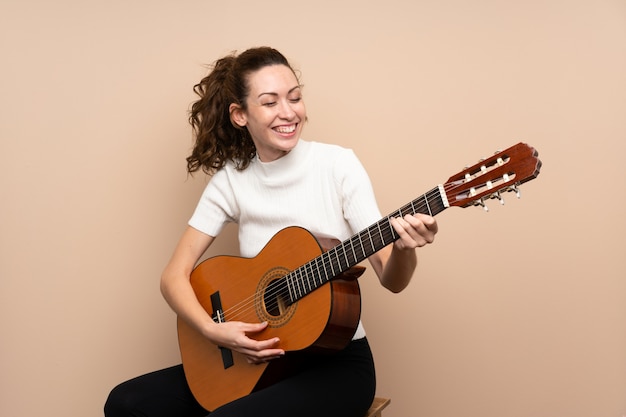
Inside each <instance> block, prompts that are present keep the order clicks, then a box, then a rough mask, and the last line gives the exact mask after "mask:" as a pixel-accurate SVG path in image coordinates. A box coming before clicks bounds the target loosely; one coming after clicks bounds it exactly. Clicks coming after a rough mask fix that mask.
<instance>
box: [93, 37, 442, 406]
mask: <svg viewBox="0 0 626 417" xmlns="http://www.w3.org/2000/svg"><path fill="white" fill-rule="evenodd" d="M195 92H196V93H197V94H198V95H199V97H200V98H199V100H198V101H196V102H195V103H194V104H193V106H192V110H191V115H190V122H191V124H192V126H193V128H194V132H195V136H196V142H195V146H194V148H193V151H192V153H191V155H190V156H189V157H188V158H187V169H188V171H189V172H190V173H193V172H196V171H198V170H203V171H204V172H206V173H207V174H209V175H212V178H211V181H210V182H209V184H208V185H207V187H206V189H205V191H204V193H203V195H202V197H201V199H200V201H199V203H198V206H197V208H196V210H195V212H194V214H193V215H192V217H191V219H190V221H189V225H188V227H187V229H186V230H185V232H184V233H183V235H182V237H181V239H180V241H179V243H178V246H177V247H176V249H175V251H174V254H173V256H172V258H171V260H170V262H169V264H168V265H167V267H166V268H165V270H164V272H163V275H162V278H161V290H162V293H163V296H164V298H165V299H166V300H167V302H168V303H169V305H170V306H171V308H172V309H173V310H174V311H175V312H176V314H177V315H178V316H179V317H180V318H181V319H183V320H185V321H186V323H188V324H189V325H190V326H192V327H193V328H194V329H195V330H197V331H198V332H199V333H200V334H202V335H203V336H204V337H206V338H207V339H209V340H210V341H211V342H213V343H214V344H216V345H219V346H222V347H225V348H228V349H231V350H233V351H237V352H240V353H242V354H243V355H245V357H246V358H247V360H248V362H250V363H261V362H265V361H285V360H288V359H289V356H290V353H287V354H286V353H285V351H283V350H282V349H281V347H280V346H281V345H280V340H278V338H270V339H268V340H255V339H253V338H251V337H249V336H251V335H253V334H255V333H258V332H261V331H262V330H263V329H264V328H265V327H266V326H267V323H243V322H237V321H227V322H224V323H216V322H215V321H213V320H212V318H211V317H210V315H209V314H208V313H207V312H206V311H205V310H204V308H203V307H202V306H201V305H200V304H199V302H198V300H197V298H196V295H195V293H194V291H193V289H192V287H191V285H190V281H189V279H190V274H191V272H192V270H193V268H194V267H195V266H196V264H197V262H198V260H199V259H200V257H201V256H202V254H203V253H204V252H205V251H206V250H207V248H208V247H209V246H211V243H212V242H213V241H214V239H215V238H216V236H218V235H219V233H220V232H221V231H222V229H223V228H224V226H225V225H226V224H227V223H229V222H236V223H237V224H238V226H239V243H240V252H241V256H243V257H254V256H256V255H257V254H258V253H259V252H260V251H261V250H262V249H263V247H264V246H265V245H266V244H267V242H268V241H269V240H270V239H271V238H272V237H273V236H274V235H275V234H276V233H277V232H279V231H280V230H281V229H283V228H285V227H288V226H301V227H304V228H305V229H308V230H309V231H310V232H311V233H312V234H314V235H316V236H320V237H331V238H334V239H338V240H339V241H343V240H345V239H348V238H349V237H351V236H352V235H353V234H354V233H356V232H359V231H361V230H363V229H365V228H367V227H368V226H370V225H371V224H373V223H375V222H377V221H378V220H380V218H381V217H382V216H381V214H380V211H379V209H378V206H377V203H376V200H375V197H374V193H373V190H372V186H371V183H370V180H369V177H368V175H367V173H366V172H365V170H364V168H363V166H362V165H361V163H360V162H359V160H358V159H357V157H356V156H355V154H354V153H353V152H352V151H351V150H348V149H344V148H342V147H339V146H335V145H329V144H322V143H318V142H309V141H305V140H303V139H301V135H302V130H303V128H304V124H305V122H306V120H307V116H306V108H305V106H304V101H303V98H302V85H301V84H300V82H299V80H298V77H297V76H296V73H295V72H294V70H293V69H292V67H291V66H290V64H289V62H288V61H287V60H286V59H285V57H284V56H283V55H282V54H281V53H280V52H278V51H277V50H275V49H272V48H268V47H261V48H253V49H249V50H247V51H245V52H243V53H241V54H239V55H235V54H233V55H229V56H226V57H223V58H221V59H219V60H218V61H216V62H215V63H214V66H213V68H212V71H211V72H210V73H209V74H208V76H206V77H205V78H204V79H203V80H202V81H201V82H200V83H199V84H197V85H196V86H195ZM391 225H392V227H393V228H394V230H395V231H396V233H397V235H398V236H399V239H398V240H397V241H395V242H394V243H393V244H392V245H389V246H387V247H385V248H383V249H382V250H380V251H378V252H377V253H375V254H373V255H372V256H370V257H369V258H368V259H369V261H370V263H371V266H372V268H373V269H374V271H375V272H376V274H377V276H378V278H379V280H380V283H381V284H382V286H383V287H385V288H387V289H388V290H390V291H392V292H399V291H402V290H403V289H404V288H405V287H406V286H407V285H408V283H409V281H410V280H411V277H412V275H413V273H414V271H415V268H416V266H417V256H416V250H415V249H416V248H418V247H421V246H424V245H426V244H428V243H431V242H433V240H434V237H435V234H436V233H437V223H436V221H435V219H434V218H432V217H429V216H425V215H415V216H410V215H408V216H405V217H404V218H395V219H392V220H391ZM300 359H301V360H300V361H299V363H300V365H299V367H298V368H297V370H295V369H294V374H293V375H292V376H290V377H288V378H285V379H282V380H281V381H279V382H277V383H275V384H273V385H271V386H269V387H267V388H264V389H261V390H258V391H255V392H253V393H251V394H249V395H247V396H245V397H243V398H240V399H238V400H235V401H232V402H230V403H228V404H225V405H223V406H221V407H218V408H216V409H215V410H204V409H203V408H202V407H201V406H200V405H199V404H198V403H197V402H196V400H195V399H194V397H193V395H192V394H191V392H190V390H189V387H188V385H187V383H186V380H185V375H184V371H183V369H182V365H179V366H175V367H172V368H168V369H164V370H161V371H157V372H154V373H151V374H148V375H144V376H140V377H138V378H135V379H132V380H130V381H127V382H125V383H123V384H120V385H119V386H118V387H116V388H115V389H114V390H113V391H112V392H111V394H110V395H109V398H108V400H107V403H106V405H105V415H106V416H107V417H122V416H149V417H160V416H172V417H184V416H203V415H207V414H209V413H210V414H211V416H215V417H218V416H230V417H245V416H251V417H252V416H254V417H262V416H268V417H270V416H271V417H281V416H284V417H295V416H298V417H306V416H315V417H318V416H321V415H323V416H338V417H339V416H341V417H350V416H354V417H361V416H362V415H364V414H365V412H366V410H367V409H368V407H369V405H370V404H371V402H372V399H373V397H374V393H375V388H376V379H375V370H374V361H373V359H372V353H371V351H370V348H369V345H368V342H367V338H366V337H365V330H364V328H363V326H362V325H361V323H359V326H358V328H357V329H356V332H355V334H354V336H353V337H352V341H351V342H350V343H349V344H348V346H347V347H346V348H345V349H343V350H341V351H340V352H337V353H334V354H332V355H323V356H316V355H314V354H308V355H305V356H303V357H300ZM302 359H304V360H302Z"/></svg>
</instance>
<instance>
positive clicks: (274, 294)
mask: <svg viewBox="0 0 626 417" xmlns="http://www.w3.org/2000/svg"><path fill="white" fill-rule="evenodd" d="M463 184H464V183H463V182H460V183H458V184H455V183H446V184H444V185H443V189H444V191H446V193H448V192H449V191H451V190H453V189H454V188H458V187H459V186H461V185H463ZM438 192H439V187H436V188H434V189H432V190H431V191H429V192H427V193H426V194H424V195H422V196H420V197H418V198H416V199H415V200H413V201H411V202H410V203H407V204H406V205H404V206H403V207H401V208H400V209H399V210H396V211H395V212H393V213H392V214H390V215H388V216H386V217H385V218H383V220H381V221H379V222H377V223H376V224H374V225H372V226H370V227H368V228H366V229H365V230H369V229H372V228H373V227H374V226H376V227H378V226H382V229H380V233H381V234H382V233H385V234H388V233H391V234H392V236H393V235H394V234H395V232H394V231H393V228H392V227H391V224H390V222H389V220H390V218H391V217H395V215H396V214H400V215H402V216H403V215H405V214H410V213H418V212H422V211H420V210H424V209H427V211H423V212H424V213H427V212H430V207H429V202H428V197H429V196H430V197H431V199H432V197H433V195H436V194H437V193H438ZM420 199H423V200H424V203H420V204H419V205H418V206H417V208H415V207H414V203H415V202H416V201H417V200H420ZM440 204H443V203H442V202H441V203H440ZM409 208H410V209H409ZM444 208H445V207H444ZM385 220H386V221H385ZM364 232H365V231H362V232H360V233H358V234H355V235H354V236H352V237H351V238H350V239H348V240H346V241H344V242H343V243H341V244H339V245H337V246H335V247H334V248H332V249H331V250H333V249H336V248H337V247H339V246H342V247H343V246H345V245H346V244H347V243H348V242H352V241H353V240H358V241H362V239H363V237H362V236H361V234H364ZM380 237H383V236H382V235H381V236H380ZM383 239H384V237H383ZM390 243H391V242H390ZM361 246H363V245H362V243H361ZM372 253H373V252H372ZM325 254H326V253H324V254H321V255H320V256H318V257H316V258H315V259H314V260H312V261H309V262H307V263H306V264H304V265H302V266H301V267H299V268H297V269H294V270H293V271H291V272H290V273H288V274H286V275H285V276H283V277H281V278H280V279H278V280H276V281H273V282H272V283H270V285H269V286H268V287H267V289H266V291H264V292H265V297H263V298H264V299H265V300H267V299H270V300H276V301H273V302H270V303H269V304H266V309H267V310H270V311H272V310H274V309H277V308H278V307H279V301H278V298H280V297H282V299H283V300H285V299H288V295H289V294H288V292H289V290H288V288H285V287H286V285H280V283H281V282H284V280H285V279H288V278H287V277H289V276H292V277H293V275H294V274H296V275H297V274H298V273H299V272H298V271H300V273H302V274H303V277H301V278H300V282H299V283H300V284H302V282H303V279H307V280H308V281H309V282H310V280H311V276H310V274H307V273H306V272H303V271H302V270H303V269H304V270H306V269H311V270H312V269H313V266H311V265H312V264H313V263H314V261H315V260H316V259H319V258H323V257H324V255H325ZM364 255H365V254H364ZM368 256H371V254H370V255H368ZM307 266H308V267H307ZM323 266H324V268H326V267H327V266H328V263H327V262H326V261H324V264H323ZM331 268H332V266H331ZM318 269H319V268H318ZM293 278H294V279H297V277H293ZM331 279H332V278H331ZM279 281H280V282H279ZM294 282H297V281H294ZM326 282H327V281H326ZM324 283H325V282H324ZM302 285H303V286H304V287H305V286H306V284H302ZM309 287H310V285H309ZM315 288H317V287H315ZM315 288H313V289H315ZM310 292H311V291H308V292H306V291H305V294H304V295H306V294H308V293H310ZM300 298H302V297H300ZM255 299H257V294H256V293H255V294H253V295H251V296H249V297H248V298H246V299H244V300H241V301H240V302H239V303H237V304H235V305H233V306H232V307H230V308H229V309H226V310H224V311H223V317H225V318H226V317H228V319H229V320H237V319H238V318H239V317H245V316H246V315H248V313H249V312H250V311H251V310H253V309H254V301H255ZM295 301H297V300H295ZM266 303H267V301H266Z"/></svg>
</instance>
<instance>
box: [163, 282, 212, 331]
mask: <svg viewBox="0 0 626 417" xmlns="http://www.w3.org/2000/svg"><path fill="white" fill-rule="evenodd" d="M161 294H163V298H164V299H165V301H166V302H167V304H168V305H169V306H170V308H171V309H172V310H173V311H174V312H175V313H176V314H177V315H178V317H179V318H181V319H182V320H184V321H185V322H187V323H188V324H189V325H191V326H192V327H193V328H195V329H196V330H197V331H198V332H200V333H201V334H202V335H204V336H205V337H207V336H208V335H209V333H210V330H211V326H212V325H214V324H215V323H214V321H213V319H212V318H211V316H210V315H209V313H207V312H206V310H205V309H204V308H203V307H202V305H201V304H200V302H199V301H198V299H197V297H196V294H195V292H194V290H193V288H192V287H191V284H190V282H189V280H188V279H187V278H185V277H174V276H168V275H167V270H166V271H165V272H164V274H163V276H162V278H161Z"/></svg>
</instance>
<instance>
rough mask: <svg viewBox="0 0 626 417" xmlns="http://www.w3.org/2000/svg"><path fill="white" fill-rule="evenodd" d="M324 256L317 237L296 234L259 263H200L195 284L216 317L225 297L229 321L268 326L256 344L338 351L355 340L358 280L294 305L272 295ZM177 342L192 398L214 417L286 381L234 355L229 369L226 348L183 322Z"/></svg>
mask: <svg viewBox="0 0 626 417" xmlns="http://www.w3.org/2000/svg"><path fill="white" fill-rule="evenodd" d="M322 252H323V251H322V248H321V247H320V245H319V243H318V241H317V240H316V238H315V237H314V236H313V235H312V234H311V233H310V232H308V231H307V230H305V229H302V228H299V227H289V228H286V229H283V230H282V231H280V232H279V233H277V234H276V235H275V236H274V237H273V238H272V240H270V242H269V243H268V244H267V245H266V246H265V248H264V249H263V250H262V251H261V253H259V255H257V256H256V257H254V258H240V257H235V256H218V257H214V258H210V259H207V260H206V261H204V262H202V263H200V264H199V265H198V266H197V267H196V268H195V269H194V271H193V272H192V275H191V285H192V287H193V289H194V291H195V293H196V296H197V297H198V300H199V301H200V304H201V305H202V306H203V307H204V309H205V310H206V311H207V312H208V313H209V314H211V315H214V311H215V310H216V306H215V305H214V304H215V299H212V298H211V296H212V295H213V297H215V294H218V296H219V300H220V303H221V309H222V310H223V311H224V313H225V316H226V318H225V320H226V321H243V322H248V323H259V322H263V321H267V322H268V327H267V328H266V329H265V330H264V331H263V332H261V333H258V334H255V335H251V337H253V338H255V339H258V340H265V339H270V338H272V337H279V338H280V340H281V342H280V347H281V348H282V349H284V350H285V351H287V352H288V351H300V350H304V349H311V350H314V349H315V350H321V351H334V350H339V349H341V348H343V347H345V346H346V345H347V343H348V342H349V341H350V339H351V338H352V336H353V334H354V331H355V330H356V327H357V325H358V323H359V319H360V313H361V298H360V292H359V286H358V282H357V280H356V279H350V280H344V279H341V278H335V279H333V280H331V281H329V282H328V283H325V284H324V285H321V286H320V287H319V288H317V289H315V291H312V292H311V293H310V294H308V295H307V296H306V297H304V298H302V299H300V300H298V301H297V302H295V303H293V304H290V305H288V304H287V303H285V300H283V299H281V297H279V296H278V295H277V294H276V291H272V290H271V288H272V287H271V284H272V283H273V282H275V281H276V280H278V279H280V278H282V277H283V276H285V275H286V274H287V273H289V272H290V271H292V270H294V269H296V268H298V267H300V266H301V265H303V264H305V263H307V262H308V261H310V260H311V259H313V258H315V257H317V256H319V255H320V254H321V253H322ZM359 275H360V274H359ZM178 339H179V345H180V351H181V357H182V362H183V367H184V369H185V375H186V378H187V381H188V383H189V386H190V388H191V391H192V393H193V394H194V396H195V397H196V399H197V400H198V402H199V403H200V404H201V405H202V406H203V407H204V408H206V409H207V410H214V409H215V408H217V407H219V406H220V405H223V404H226V403H228V402H230V401H233V400H235V399H237V398H241V397H243V396H245V395H247V394H249V393H251V392H253V391H254V390H255V389H257V388H260V385H263V386H265V385H267V384H269V383H272V382H275V381H277V380H280V379H281V373H282V372H281V371H277V370H276V369H278V367H275V368H276V369H272V364H271V363H270V364H268V363H264V364H258V365H251V364H249V363H248V362H247V361H246V358H245V357H244V356H243V355H241V354H239V353H237V352H234V351H233V352H231V351H229V352H231V354H232V361H233V364H232V365H228V364H225V361H224V357H223V355H222V354H223V351H222V349H220V348H218V347H217V346H216V345H214V344H212V343H211V342H209V341H208V340H207V339H206V338H204V337H203V336H202V335H201V334H200V333H198V332H197V331H196V330H195V329H193V328H192V327H190V326H189V325H188V324H187V323H186V322H184V321H183V320H181V319H178ZM273 362H277V363H278V362H280V359H279V360H277V361H273ZM260 381H261V382H260Z"/></svg>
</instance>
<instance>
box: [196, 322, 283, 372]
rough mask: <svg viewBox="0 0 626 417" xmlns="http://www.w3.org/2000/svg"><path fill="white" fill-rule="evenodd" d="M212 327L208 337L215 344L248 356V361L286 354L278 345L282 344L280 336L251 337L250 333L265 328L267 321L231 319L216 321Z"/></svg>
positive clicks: (261, 361)
mask: <svg viewBox="0 0 626 417" xmlns="http://www.w3.org/2000/svg"><path fill="white" fill-rule="evenodd" d="M210 327H211V329H210V330H209V331H208V337H209V339H210V340H211V341H212V342H213V343H214V344H216V345H217V346H220V347H224V348H227V349H231V350H234V351H236V352H239V353H241V354H242V355H244V356H245V357H246V359H247V361H248V363H252V364H258V363H263V362H268V361H270V360H272V359H276V358H279V357H281V356H283V355H284V354H285V351H284V350H283V349H280V348H279V347H278V346H279V344H280V339H279V338H278V337H274V338H271V339H266V340H255V339H253V338H251V337H249V335H253V334H257V333H260V332H262V331H263V330H265V328H266V327H267V322H264V323H244V322H240V321H229V322H224V323H216V324H215V325H212V326H210Z"/></svg>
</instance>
